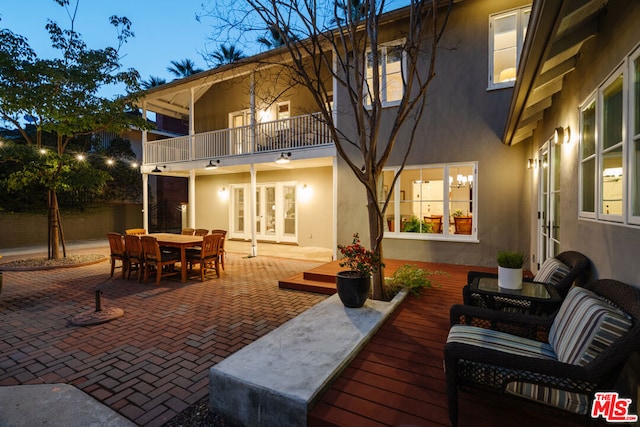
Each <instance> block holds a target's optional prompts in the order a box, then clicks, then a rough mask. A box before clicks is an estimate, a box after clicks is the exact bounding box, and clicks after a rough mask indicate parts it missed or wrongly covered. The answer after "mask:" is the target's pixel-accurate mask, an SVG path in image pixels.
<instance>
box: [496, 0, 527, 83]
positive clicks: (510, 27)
mask: <svg viewBox="0 0 640 427" xmlns="http://www.w3.org/2000/svg"><path fill="white" fill-rule="evenodd" d="M529 15H531V7H530V6H527V7H524V8H520V9H514V10H510V11H508V12H503V13H499V14H495V15H491V16H490V17H489V89H500V88H503V87H511V86H513V85H514V82H515V80H516V74H517V71H518V61H520V55H521V54H522V46H523V44H524V38H525V36H526V35H527V25H528V23H529Z"/></svg>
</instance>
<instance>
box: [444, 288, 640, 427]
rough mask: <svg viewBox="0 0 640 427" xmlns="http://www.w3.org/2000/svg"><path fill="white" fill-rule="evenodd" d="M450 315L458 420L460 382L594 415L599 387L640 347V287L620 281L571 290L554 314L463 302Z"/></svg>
mask: <svg viewBox="0 0 640 427" xmlns="http://www.w3.org/2000/svg"><path fill="white" fill-rule="evenodd" d="M450 316H451V324H452V327H451V330H450V332H449V337H448V339H447V344H446V345H445V351H444V363H445V373H446V381H447V394H448V401H449V416H450V419H451V423H452V425H453V426H456V425H457V423H458V391H459V388H460V387H465V388H467V387H470V388H478V389H482V390H488V391H491V392H495V393H499V394H502V395H506V396H511V397H514V398H519V399H526V400H528V401H530V402H536V403H541V404H545V405H549V406H553V407H555V408H558V409H561V410H564V411H568V412H571V413H575V414H579V415H588V414H589V410H590V408H591V404H592V401H593V398H594V393H595V392H596V391H603V390H605V391H608V390H612V386H613V385H614V383H615V381H616V379H617V378H618V376H619V374H620V371H621V370H622V368H623V366H624V364H625V362H626V361H627V359H628V358H629V356H630V355H631V354H632V353H633V352H634V351H635V350H637V349H638V348H640V289H638V288H636V287H633V286H630V285H627V284H625V283H622V282H618V281H615V280H609V279H602V280H597V281H593V282H591V283H589V284H587V285H585V286H584V287H573V288H571V290H570V291H569V293H568V295H567V297H566V298H565V300H564V301H563V303H562V306H561V308H560V310H559V311H558V312H557V313H556V314H555V316H530V315H522V314H513V313H506V312H501V311H497V310H489V309H486V308H480V307H473V306H464V305H454V306H452V308H451V312H450ZM474 325H475V326H474ZM480 326H482V327H480ZM546 337H548V339H545V338H546Z"/></svg>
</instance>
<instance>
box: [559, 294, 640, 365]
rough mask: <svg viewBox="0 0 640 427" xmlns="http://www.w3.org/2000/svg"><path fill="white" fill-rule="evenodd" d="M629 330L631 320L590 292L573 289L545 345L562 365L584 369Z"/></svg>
mask: <svg viewBox="0 0 640 427" xmlns="http://www.w3.org/2000/svg"><path fill="white" fill-rule="evenodd" d="M630 328H631V321H630V319H629V318H628V316H626V315H625V314H624V313H623V312H622V311H620V310H618V309H617V308H615V307H613V306H612V305H611V304H609V303H607V302H606V301H604V300H603V299H601V298H600V297H598V296H597V295H596V294H594V293H593V292H591V291H589V290H587V289H584V288H580V287H573V288H571V290H570V291H569V293H568V295H567V297H566V298H565V300H564V302H563V303H562V306H561V307H560V311H559V312H558V314H557V316H556V318H555V320H554V321H553V325H552V326H551V329H550V331H549V344H551V347H552V348H553V350H554V351H555V353H556V355H557V356H558V360H560V361H561V362H564V363H571V364H573V365H579V366H584V365H586V364H588V363H589V362H591V361H592V360H593V359H594V358H595V357H597V356H598V355H599V354H600V353H601V352H602V351H603V350H604V349H606V348H607V347H608V346H609V345H611V343H613V342H614V341H616V340H617V339H618V338H620V337H621V336H622V335H624V334H625V333H626V332H627V331H628V330H629V329H630Z"/></svg>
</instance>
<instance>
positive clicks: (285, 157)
mask: <svg viewBox="0 0 640 427" xmlns="http://www.w3.org/2000/svg"><path fill="white" fill-rule="evenodd" d="M289 157H291V153H281V154H280V157H278V158H277V159H276V163H278V164H279V165H283V164H286V163H289Z"/></svg>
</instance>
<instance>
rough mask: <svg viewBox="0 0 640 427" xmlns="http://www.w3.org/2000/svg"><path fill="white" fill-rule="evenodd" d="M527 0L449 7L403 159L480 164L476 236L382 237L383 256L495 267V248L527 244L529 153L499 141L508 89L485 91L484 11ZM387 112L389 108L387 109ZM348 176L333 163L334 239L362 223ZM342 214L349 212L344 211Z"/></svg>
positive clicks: (358, 191) (360, 197) (362, 211)
mask: <svg viewBox="0 0 640 427" xmlns="http://www.w3.org/2000/svg"><path fill="white" fill-rule="evenodd" d="M529 3H530V2H526V1H495V0H482V1H473V2H460V3H456V4H455V5H454V7H453V11H452V14H451V17H450V19H449V24H448V26H447V30H446V33H445V35H444V38H443V40H442V42H441V44H440V49H439V50H438V53H437V54H438V56H437V65H436V78H435V80H434V81H433V83H432V85H431V87H430V89H429V94H428V105H427V108H426V111H425V117H424V119H423V120H422V121H421V123H420V125H419V129H418V132H417V135H418V137H417V138H418V139H417V140H416V142H415V146H414V148H413V150H412V153H411V155H410V157H409V160H408V164H409V165H435V164H439V163H451V162H478V181H477V183H475V185H477V186H478V200H477V201H476V202H475V203H474V204H475V205H476V207H475V208H474V210H475V213H474V218H475V220H477V227H478V241H477V242H450V241H424V240H408V239H401V238H386V239H385V241H384V254H385V257H387V258H401V259H408V260H421V261H434V262H447V263H457V264H472V265H473V264H475V265H486V266H495V265H496V262H495V255H496V252H497V250H499V249H520V250H526V248H528V247H529V244H530V243H529V239H530V236H529V229H530V217H529V212H530V210H531V203H530V199H529V193H530V187H531V182H530V176H529V174H527V168H526V161H527V155H528V152H527V150H526V147H520V146H515V147H508V146H505V145H504V144H503V143H502V141H501V138H502V133H503V129H504V125H505V121H506V115H507V112H508V108H509V102H510V97H511V94H512V89H502V90H493V91H487V82H488V77H487V74H488V71H487V70H488V38H489V15H490V14H492V13H497V12H501V11H505V10H509V9H512V8H515V7H519V6H523V5H526V4H529ZM386 113H387V114H393V109H392V108H390V109H389V110H388V112H386ZM385 123H389V119H386V120H385ZM381 133H382V134H383V135H384V133H385V130H384V129H383V130H382V132H381ZM403 141H406V133H405V135H404V136H403V137H401V138H399V142H398V147H397V151H396V152H395V155H393V156H392V157H391V158H390V160H389V162H388V163H387V166H394V165H398V164H399V162H400V155H401V153H403V152H404V150H403V149H402V144H403ZM350 174H351V171H349V170H348V169H347V168H346V167H344V166H340V167H339V182H340V186H339V188H340V190H339V194H338V242H339V243H344V242H347V241H349V240H350V236H351V234H352V233H353V232H355V231H360V232H361V234H362V231H366V229H367V228H366V221H367V213H366V207H365V195H364V190H363V187H362V185H361V184H359V183H357V182H355V179H352V178H350V176H349V175H350ZM341 212H349V215H348V217H346V218H345V217H344V216H342V215H341ZM363 228H364V229H365V230H363ZM367 235H368V233H367Z"/></svg>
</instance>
